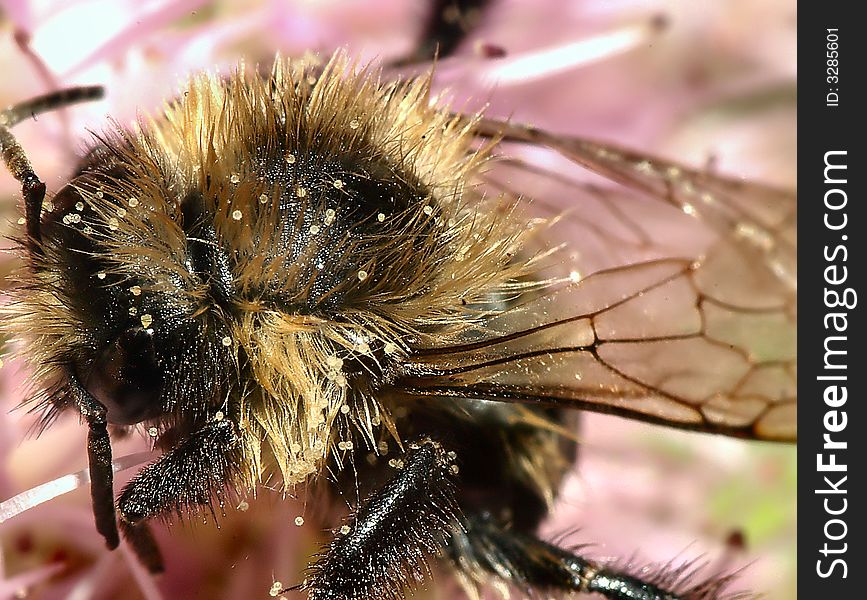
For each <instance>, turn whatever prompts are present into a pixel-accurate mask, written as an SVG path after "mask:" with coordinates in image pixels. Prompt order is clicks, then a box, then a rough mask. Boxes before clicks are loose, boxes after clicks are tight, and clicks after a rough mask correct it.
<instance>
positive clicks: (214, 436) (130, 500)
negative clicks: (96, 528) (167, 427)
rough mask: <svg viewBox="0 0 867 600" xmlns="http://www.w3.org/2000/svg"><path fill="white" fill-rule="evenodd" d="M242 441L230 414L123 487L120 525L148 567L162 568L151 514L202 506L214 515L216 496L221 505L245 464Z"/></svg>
mask: <svg viewBox="0 0 867 600" xmlns="http://www.w3.org/2000/svg"><path fill="white" fill-rule="evenodd" d="M238 442H239V439H238V436H237V433H236V430H235V426H234V425H233V424H232V422H231V421H230V420H229V419H226V418H223V419H220V420H215V421H211V422H209V423H208V424H207V425H205V426H204V427H202V428H201V429H199V430H198V431H195V432H193V433H192V434H190V435H189V436H188V437H186V438H184V439H182V440H181V441H180V442H179V443H178V444H177V445H176V446H175V447H174V448H172V449H171V450H169V451H168V452H166V453H165V454H163V455H162V456H161V457H159V458H158V459H157V460H155V461H154V462H152V463H150V464H149V465H147V466H146V467H144V468H143V469H142V470H141V471H139V472H138V474H137V475H136V476H135V477H133V478H132V479H131V480H130V482H129V483H128V484H127V485H126V487H125V488H124V489H123V491H122V492H121V494H120V496H119V497H118V499H117V508H118V512H119V514H120V520H121V529H122V531H123V534H124V537H125V538H126V539H127V540H128V541H129V542H130V545H131V546H132V547H133V549H134V550H135V552H136V554H137V555H138V557H139V559H140V560H141V562H142V563H143V564H144V565H145V566H146V567H148V568H149V569H151V570H154V571H159V570H161V569H162V560H161V558H160V556H159V550H158V548H157V545H156V543H155V541H154V540H153V537H152V535H151V533H150V531H149V530H148V529H147V527H146V522H147V521H148V520H150V519H152V518H154V517H159V516H168V515H169V514H171V513H174V514H177V515H181V514H183V511H184V510H186V509H193V510H195V509H198V508H202V507H205V508H207V509H208V510H210V512H211V514H212V516H214V518H216V508H215V506H214V501H215V500H216V501H217V503H218V504H219V507H220V509H221V510H222V507H223V502H224V494H225V488H226V484H227V483H229V482H230V481H231V480H233V479H235V478H236V475H237V473H238V469H239V465H240V464H241V456H240V449H239V447H238V446H239V444H238Z"/></svg>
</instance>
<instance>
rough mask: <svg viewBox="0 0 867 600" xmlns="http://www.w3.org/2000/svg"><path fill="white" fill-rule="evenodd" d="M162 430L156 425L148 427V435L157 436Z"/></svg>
mask: <svg viewBox="0 0 867 600" xmlns="http://www.w3.org/2000/svg"><path fill="white" fill-rule="evenodd" d="M159 433H160V431H159V429H157V428H156V427H148V435H149V436H151V437H157V436H158V435H159Z"/></svg>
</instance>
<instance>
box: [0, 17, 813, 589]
mask: <svg viewBox="0 0 867 600" xmlns="http://www.w3.org/2000/svg"><path fill="white" fill-rule="evenodd" d="M423 6H424V3H420V2H401V1H398V0H383V1H368V2H362V1H360V0H299V1H294V2H290V1H278V0H271V1H253V0H243V1H236V2H228V1H223V2H219V1H212V2H208V1H204V0H174V1H171V0H161V1H156V0H135V1H133V0H56V1H47V0H46V1H25V0H0V73H2V74H3V75H2V76H0V105H8V104H12V103H15V102H18V101H21V100H24V99H27V98H29V97H31V96H34V95H37V94H41V93H45V92H46V91H49V90H50V89H52V88H53V87H54V86H58V85H62V86H65V85H71V84H94V83H98V84H101V85H104V86H105V87H106V89H107V91H108V95H107V98H106V99H105V100H104V101H101V102H98V103H92V104H88V105H82V106H79V107H75V108H72V109H70V110H67V111H63V112H61V113H56V114H50V115H43V116H40V117H38V118H37V119H36V120H34V121H28V122H25V123H22V124H21V125H20V126H18V127H16V129H15V134H16V136H17V137H18V138H19V140H20V141H21V143H22V145H23V146H24V147H25V148H26V150H27V152H28V153H29V155H30V157H31V160H32V161H33V163H34V165H35V167H36V169H37V172H38V173H39V174H40V176H41V177H42V179H43V180H44V181H45V182H46V183H47V185H48V188H49V190H50V191H51V190H57V189H58V188H59V187H61V186H62V184H63V181H64V177H65V176H67V175H68V172H69V170H70V168H71V167H72V166H73V165H74V159H73V158H72V157H73V156H74V155H75V154H76V153H78V152H79V151H80V150H81V148H83V147H84V146H85V145H86V144H87V142H88V139H89V136H88V134H87V130H88V129H91V130H93V131H99V130H100V129H101V128H103V127H105V122H106V121H105V118H106V116H107V115H111V116H113V117H115V118H117V119H118V120H119V121H120V122H121V123H126V122H129V121H131V120H132V119H133V118H134V117H135V115H136V111H137V110H145V111H146V110H156V109H158V107H159V105H160V102H161V100H162V99H163V98H165V97H167V96H171V95H172V94H173V93H174V91H175V90H177V89H178V87H179V85H180V83H181V82H183V80H184V78H185V76H186V75H187V74H188V73H190V72H191V71H194V70H198V69H202V68H208V69H220V70H222V71H224V72H225V71H228V69H230V68H231V66H232V65H234V64H236V63H237V61H238V60H239V59H241V58H243V59H245V60H246V61H247V62H248V63H256V62H261V63H263V64H267V63H268V62H269V61H270V60H271V58H272V57H273V53H274V52H275V51H276V50H279V51H281V52H282V53H284V54H287V55H290V56H291V55H299V54H301V53H303V52H304V51H307V50H311V51H315V52H320V53H322V54H323V55H324V56H327V55H328V54H329V53H330V52H331V51H332V50H333V49H335V48H337V47H341V46H343V47H347V48H348V49H349V51H350V53H351V54H353V55H356V56H359V57H360V58H361V59H362V60H363V61H364V60H374V59H380V60H389V59H393V58H397V57H400V56H402V55H404V54H406V53H407V52H409V51H410V50H411V49H412V48H413V44H414V41H415V38H416V35H417V32H418V30H419V27H420V21H421V19H422V17H423V15H424V8H423ZM795 24H796V13H795V6H794V2H791V1H781V0H763V1H750V0H729V1H726V2H710V1H699V2H695V1H689V0H668V1H663V0H659V1H652V0H645V1H641V0H612V1H601V0H595V1H594V0H588V1H578V0H573V1H558V0H542V1H531V0H500V1H497V0H492V2H491V5H490V8H489V10H488V11H486V12H485V13H483V18H482V21H481V24H480V26H479V27H478V29H476V30H475V31H474V32H473V33H472V34H471V35H470V36H469V38H468V39H467V40H466V42H465V43H464V44H463V45H462V46H461V48H460V49H459V51H458V53H457V54H456V55H455V56H453V57H448V58H445V59H443V60H442V61H441V62H440V65H439V66H438V69H437V74H436V78H435V82H436V86H437V88H444V87H447V88H448V89H449V90H450V91H449V94H450V96H451V97H452V98H453V99H454V105H455V106H456V107H458V108H464V107H465V108H468V109H476V108H479V107H481V106H483V105H484V104H486V103H488V104H489V108H488V114H489V115H491V116H501V117H509V116H511V117H512V118H513V119H514V120H517V121H526V122H531V123H533V124H535V125H537V126H540V127H543V128H546V129H549V130H552V131H557V132H562V133H572V134H578V135H586V136H590V137H594V138H600V139H606V140H611V141H616V142H619V143H622V144H624V145H628V146H631V147H634V148H639V149H644V150H647V151H648V152H651V153H653V154H657V155H663V156H666V157H669V158H674V159H677V160H678V161H681V162H685V163H688V164H692V165H696V166H704V165H707V164H712V165H713V168H714V169H717V170H719V171H721V172H726V173H730V174H732V175H735V176H738V177H745V178H749V179H758V180H762V181H766V182H770V183H774V184H778V185H781V186H785V187H793V186H794V181H795V150H796V131H795V77H796V64H795V48H796V38H795ZM486 45H487V46H491V47H497V48H501V49H502V50H504V51H505V56H504V57H502V58H498V59H489V58H485V57H484V56H483V54H484V53H483V52H480V50H479V49H480V48H483V47H485V46H486ZM28 53H32V54H33V55H34V56H38V57H39V58H40V59H41V61H42V64H40V65H38V64H37V63H36V62H34V61H33V60H32V59H31V58H30V57H29V56H28ZM43 67H44V68H43ZM19 200H20V194H19V192H18V186H17V184H16V183H15V181H14V180H13V179H12V177H11V176H9V175H8V174H7V173H5V172H3V171H0V230H2V234H3V235H4V236H8V235H10V234H11V233H12V232H13V231H15V230H16V228H17V227H18V226H17V225H16V224H15V223H16V221H17V219H18V217H19V216H20V215H21V207H20V205H19V204H18V202H19ZM4 246H5V247H8V246H9V244H8V243H6V242H4ZM14 264H15V258H14V257H13V256H11V255H9V253H8V252H5V253H3V254H2V255H0V274H2V275H3V278H4V279H3V284H2V286H3V288H2V289H5V288H7V287H8V286H9V285H10V283H12V282H11V280H10V279H9V273H10V269H12V267H13V266H14ZM2 289H0V293H2ZM20 369H21V367H20V365H17V364H11V363H7V364H5V365H4V366H3V367H2V369H0V500H4V499H6V498H9V497H11V496H13V495H15V494H17V493H19V492H21V491H23V490H26V489H28V488H30V487H32V486H34V485H37V484H40V483H43V482H46V481H49V480H51V479H53V478H55V477H59V476H61V475H64V474H66V473H71V472H75V471H78V470H80V469H83V468H84V467H85V465H86V453H85V447H84V443H85V442H84V440H85V429H84V428H83V427H82V426H80V425H79V423H78V419H77V418H76V417H75V416H74V415H66V416H65V417H64V418H61V420H60V421H59V422H58V423H57V424H56V425H55V426H54V427H52V428H51V429H50V430H49V431H47V432H46V433H45V434H43V435H42V436H41V437H40V438H38V439H28V438H27V436H26V433H27V430H28V428H29V427H30V425H31V424H32V422H33V420H34V418H33V416H31V415H28V414H26V412H25V411H21V410H18V411H12V412H9V411H11V409H12V408H13V407H14V406H16V405H17V404H18V402H20V400H21V396H22V393H23V391H22V389H21V381H22V377H23V373H22V372H21V370H20ZM580 435H581V441H582V450H581V458H580V461H579V465H578V468H577V469H576V471H575V472H574V473H573V474H572V475H570V476H569V477H568V479H567V481H566V483H565V486H564V490H563V494H562V497H561V499H560V501H559V503H558V506H557V510H556V511H555V514H554V515H553V516H552V518H551V520H550V521H549V522H548V523H547V524H546V525H545V526H544V528H543V532H544V533H545V535H547V536H548V537H551V538H553V537H555V536H558V535H559V534H562V533H564V532H568V531H573V530H575V529H576V528H580V531H579V532H578V533H576V534H573V535H570V537H569V538H568V542H569V543H574V542H579V541H580V542H593V543H594V544H595V545H594V547H593V548H592V549H591V552H592V554H593V555H594V556H597V557H600V558H607V557H622V558H629V557H631V556H633V554H635V556H636V557H637V558H636V561H637V562H638V563H642V564H643V563H645V562H664V561H667V560H668V559H671V558H673V557H681V558H683V559H689V558H694V557H696V556H701V555H705V556H706V559H707V560H708V561H710V562H712V563H714V564H717V565H718V564H721V563H720V561H721V562H722V563H725V564H727V565H728V566H729V568H739V567H746V569H745V571H744V572H743V574H742V576H741V578H740V581H739V583H738V585H736V586H735V589H744V588H746V589H749V590H752V591H754V592H761V593H764V594H765V595H766V596H765V597H767V598H769V599H780V600H782V599H790V598H794V597H795V572H796V566H795V535H796V531H795V529H796V528H795V451H794V447H783V446H775V445H769V444H751V443H746V442H742V441H738V440H729V439H724V438H720V437H712V436H701V435H695V434H684V433H679V432H673V431H671V430H667V429H660V428H654V427H649V426H644V425H640V424H636V423H631V422H627V421H623V420H620V419H615V418H607V417H602V416H595V415H591V416H588V417H587V418H586V419H585V421H584V423H583V426H582V428H581V433H580ZM146 447H147V442H146V440H144V439H143V436H140V435H138V434H133V435H132V436H130V437H129V438H128V439H125V440H121V441H119V442H117V443H116V444H115V450H114V451H115V456H123V455H125V454H129V453H132V452H136V451H140V450H142V449H143V448H146ZM128 476H129V472H127V473H124V474H122V476H121V477H120V483H122V482H123V481H125V479H126V477H128ZM241 508H242V509H243V508H244V507H241ZM304 510H305V508H304V505H303V503H302V502H301V501H297V500H286V501H284V500H283V499H282V498H281V497H280V495H279V494H278V493H276V492H271V491H270V490H262V491H261V493H260V495H259V497H258V498H257V499H255V500H254V499H251V500H250V502H249V507H248V508H247V510H240V509H238V510H236V509H233V508H232V507H230V509H229V510H228V511H227V512H228V514H227V516H226V518H224V519H223V520H222V521H221V529H220V530H219V531H218V530H216V529H215V528H214V527H213V524H206V525H203V524H200V523H198V522H197V523H193V524H184V525H176V526H173V527H172V528H171V530H170V531H164V530H162V529H160V531H159V532H158V537H159V540H160V542H161V544H162V548H163V550H164V552H165V555H166V560H167V565H168V571H167V573H166V574H164V575H163V576H162V577H160V578H159V579H157V580H155V579H153V578H151V577H150V576H148V575H147V574H145V573H143V572H142V571H141V569H140V568H139V567H138V566H137V565H136V563H135V561H134V559H133V558H132V556H131V555H130V554H129V553H128V552H126V551H122V552H115V553H108V552H105V551H104V548H103V545H102V541H101V539H100V538H99V536H98V535H97V533H96V531H95V530H94V528H93V521H92V516H91V512H90V501H89V496H88V493H87V491H86V490H83V489H79V490H76V491H74V492H72V493H70V494H67V495H65V496H62V497H59V498H56V499H54V500H51V501H49V502H48V503H46V504H44V505H42V506H39V507H37V508H34V509H32V510H29V511H27V512H25V513H24V514H22V515H19V516H18V517H15V518H14V519H11V520H9V521H7V522H5V523H3V524H2V525H0V599H2V598H25V597H27V598H52V599H53V598H64V599H69V600H83V599H88V598H94V599H103V598H106V599H107V598H129V599H136V598H147V599H148V600H156V599H158V598H166V599H173V598H226V599H235V598H260V597H261V598H266V597H268V590H269V589H270V588H271V586H272V583H273V582H274V581H275V580H277V581H281V582H283V584H285V585H291V584H294V583H297V582H298V581H299V577H300V574H301V572H302V570H303V568H304V566H305V561H306V556H308V555H309V554H310V553H311V552H312V551H313V550H314V549H315V547H316V544H317V537H316V536H317V531H316V530H315V529H314V528H313V527H312V526H310V525H309V524H308V525H305V526H303V527H297V526H296V525H295V524H294V523H293V520H294V518H295V517H296V516H298V515H301V514H304ZM733 532H742V533H743V536H744V538H745V540H746V549H745V550H744V551H741V550H739V549H732V548H731V545H727V543H726V540H727V539H729V537H730V536H731V534H732V533H733ZM430 587H431V588H433V586H430ZM442 587H443V589H442V590H440V591H439V592H434V591H433V590H432V589H431V590H429V591H427V592H420V594H419V595H420V596H423V597H428V596H429V597H441V598H450V597H452V596H451V593H452V592H451V591H449V590H451V589H452V588H449V587H446V586H445V585H443V586H442ZM426 594H427V596H426ZM437 594H438V595H437ZM287 597H290V598H294V597H299V596H298V595H297V594H295V595H293V594H292V593H289V594H287Z"/></svg>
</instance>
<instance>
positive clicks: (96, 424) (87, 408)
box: [66, 368, 120, 550]
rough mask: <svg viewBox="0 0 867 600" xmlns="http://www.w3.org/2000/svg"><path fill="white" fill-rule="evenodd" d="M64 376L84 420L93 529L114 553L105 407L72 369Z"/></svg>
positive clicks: (115, 538)
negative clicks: (94, 524)
mask: <svg viewBox="0 0 867 600" xmlns="http://www.w3.org/2000/svg"><path fill="white" fill-rule="evenodd" d="M66 377H67V381H68V385H69V392H70V395H71V396H72V401H73V402H74V403H75V406H76V407H77V408H78V410H79V412H80V413H81V416H82V417H83V418H84V420H85V421H87V427H88V431H87V462H88V467H89V469H90V497H91V501H92V503H93V517H94V519H95V521H96V530H97V531H98V532H99V533H100V534H102V537H104V538H105V543H106V545H107V546H108V548H109V549H110V550H114V549H115V548H117V545H118V544H119V543H120V539H119V537H118V533H117V519H116V518H115V512H114V489H113V487H112V483H113V481H114V475H113V473H112V470H111V441H110V440H109V437H108V429H107V425H108V422H107V420H106V416H105V413H106V411H105V407H104V406H103V405H102V404H100V402H99V401H98V400H97V399H96V398H94V397H93V396H91V395H90V392H88V391H87V390H86V389H85V388H84V386H83V385H81V382H80V381H79V380H78V376H77V375H76V374H75V372H74V370H73V369H71V368H69V369H67V374H66Z"/></svg>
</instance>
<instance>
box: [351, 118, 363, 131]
mask: <svg viewBox="0 0 867 600" xmlns="http://www.w3.org/2000/svg"><path fill="white" fill-rule="evenodd" d="M359 127H361V121H359V120H358V119H352V120H351V121H350V122H349V128H350V129H358V128H359Z"/></svg>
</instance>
